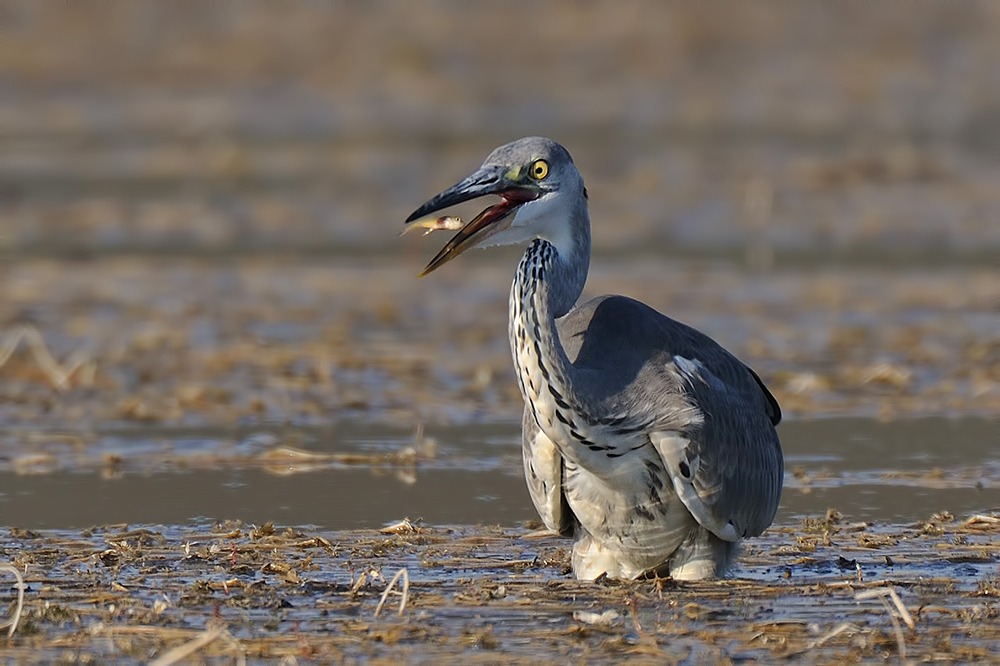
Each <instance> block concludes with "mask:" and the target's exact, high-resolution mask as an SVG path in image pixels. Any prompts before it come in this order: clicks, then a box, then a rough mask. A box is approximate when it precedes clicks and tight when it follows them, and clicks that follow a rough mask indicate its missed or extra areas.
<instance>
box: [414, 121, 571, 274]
mask: <svg viewBox="0 0 1000 666" xmlns="http://www.w3.org/2000/svg"><path fill="white" fill-rule="evenodd" d="M491 194H492V195H497V196H499V197H500V201H499V202H497V203H495V204H493V205H492V206H489V207H488V208H486V210H484V211H483V212H481V213H480V214H479V215H477V216H476V217H475V218H473V219H472V221H470V222H469V223H468V224H466V225H465V226H463V227H462V228H461V229H460V230H459V231H458V233H457V234H455V236H454V237H452V239H451V240H450V241H448V243H447V244H446V245H445V246H444V247H443V248H442V249H441V251H440V252H438V253H437V255H436V256H435V257H434V258H433V259H431V261H430V263H429V264H427V267H426V268H424V270H423V271H422V272H421V273H420V275H421V276H424V275H427V274H428V273H430V272H431V271H433V270H435V269H436V268H438V267H439V266H441V265H443V264H445V263H447V262H448V261H451V260H452V259H454V258H455V257H457V256H458V255H460V254H462V253H463V252H465V251H466V250H467V249H469V248H470V247H484V246H490V245H512V244H517V243H525V242H528V241H530V240H532V239H534V238H545V239H547V240H550V241H552V242H554V243H555V244H556V245H557V246H561V245H562V246H565V245H566V243H565V242H562V241H564V239H565V238H566V237H567V235H568V234H569V233H570V231H571V230H570V229H569V225H571V224H572V221H573V219H574V218H573V216H572V215H571V212H572V211H573V209H574V207H582V209H583V210H584V211H585V210H586V202H585V200H586V196H587V193H586V189H585V188H584V186H583V178H582V177H581V176H580V172H579V171H577V169H576V166H574V165H573V158H572V157H570V154H569V152H568V151H567V150H566V149H565V148H563V147H562V146H561V145H559V144H558V143H556V142H555V141H552V140H551V139H546V138H543V137H537V136H535V137H527V138H524V139H518V140H517V141H513V142H511V143H508V144H506V145H503V146H500V147H499V148H497V149H495V150H494V151H493V152H492V153H490V154H489V156H487V158H486V160H485V161H484V162H483V164H482V166H481V167H479V168H478V169H477V170H476V171H474V172H473V173H472V174H470V175H469V176H467V177H466V178H464V179H462V180H461V181H460V182H459V183H457V184H456V185H454V186H452V187H450V188H448V189H447V190H445V191H444V192H442V193H441V194H439V195H437V196H436V197H434V198H432V199H431V200H430V201H428V202H427V203H425V204H424V205H423V206H421V207H420V208H418V209H417V210H415V211H414V212H413V214H412V215H410V216H409V217H408V218H406V222H407V223H411V222H414V221H416V220H418V219H421V218H425V217H427V216H428V215H430V214H431V213H435V212H437V211H440V210H442V209H444V208H448V207H449V206H454V205H455V204H459V203H462V202H464V201H469V200H471V199H477V198H479V197H482V196H486V195H491Z"/></svg>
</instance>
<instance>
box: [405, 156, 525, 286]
mask: <svg viewBox="0 0 1000 666" xmlns="http://www.w3.org/2000/svg"><path fill="white" fill-rule="evenodd" d="M520 172H522V170H521V169H518V168H514V169H511V168H509V167H503V166H484V167H482V168H481V169H479V170H478V171H476V172H475V173H473V174H472V175H470V176H469V177H468V178H465V179H464V180H462V181H461V182H460V183H458V184H457V185H455V186H453V187H450V188H448V189H447V190H445V191H444V192H442V193H441V194H439V195H437V196H436V197H434V198H433V199H431V200H430V201H428V202H427V203H425V204H424V205H423V206H421V207H420V208H418V209H417V210H415V211H413V214H412V215H410V216H409V217H408V218H406V224H414V225H418V226H424V227H427V226H428V225H427V224H424V223H423V220H422V218H425V217H427V216H428V215H430V214H431V213H436V212H438V211H440V210H443V209H445V208H448V207H450V206H454V205H456V204H460V203H463V202H465V201H470V200H472V199H478V198H479V197H483V196H486V195H488V194H496V195H498V196H499V197H500V201H499V202H498V203H495V204H493V205H492V206H490V207H488V208H487V209H486V210H484V211H483V212H481V213H480V214H479V215H477V216H476V217H474V218H473V219H472V220H471V221H470V222H469V223H468V224H466V225H465V226H463V227H462V228H461V229H459V231H458V233H457V234H455V235H454V236H453V237H452V239H451V240H450V241H448V243H447V244H446V245H445V246H444V247H443V248H441V251H440V252H438V253H437V255H436V256H435V257H434V258H433V259H431V261H430V263H429V264H427V267H426V268H424V270H423V271H421V272H420V277H423V276H425V275H427V274H428V273H430V272H431V271H433V270H435V269H437V268H439V267H440V266H442V265H444V264H446V263H447V262H449V261H451V260H452V259H454V258H455V257H457V256H458V255H460V254H462V253H463V252H465V251H466V250H468V249H469V248H470V247H475V246H476V245H479V244H480V243H482V242H483V241H485V240H486V239H487V238H490V237H491V236H493V235H495V234H497V233H499V232H501V231H503V230H504V229H507V228H508V227H510V224H511V222H513V220H514V213H516V212H517V209H518V208H520V207H521V206H522V205H523V204H525V203H527V202H529V201H534V200H535V199H537V198H538V197H539V196H541V194H542V191H541V189H539V188H538V186H537V185H534V184H533V183H532V182H530V181H528V180H527V179H526V178H525V179H521V178H518V174H519V173H520ZM439 219H443V218H439Z"/></svg>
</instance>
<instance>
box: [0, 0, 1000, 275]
mask: <svg viewBox="0 0 1000 666" xmlns="http://www.w3.org/2000/svg"><path fill="white" fill-rule="evenodd" d="M0 7H2V9H0V30H2V33H0V34H2V36H3V39H2V41H0V132H2V135H0V136H2V141H3V143H2V144H0V148H2V150H0V183H2V185H0V187H2V190H0V195H2V196H3V202H4V207H3V211H2V218H0V247H3V248H4V250H5V251H6V252H7V253H9V254H13V255H15V256H23V254H24V253H28V252H34V253H41V254H47V255H52V254H56V253H59V252H62V253H65V254H71V255H77V256H79V255H80V254H81V253H105V252H130V251H148V252H168V251H169V252H175V253H179V254H183V253H187V252H202V253H203V252H224V251H234V250H239V251H243V250H255V251H266V252H268V253H271V252H273V251H274V250H276V249H277V250H288V251H294V252H310V253H313V252H326V253H342V254H347V253H349V254H352V255H354V254H356V253H357V252H364V253H375V254H379V255H386V254H394V253H397V252H398V251H399V243H398V242H395V240H394V238H393V237H394V235H395V233H396V232H397V231H398V222H399V220H400V219H401V218H403V217H404V216H405V215H406V214H407V213H408V212H409V211H410V210H412V209H413V208H414V207H415V206H416V205H417V204H418V203H420V202H421V201H422V200H423V199H424V198H425V197H426V196H428V195H429V194H430V193H432V192H436V191H438V190H439V189H441V188H442V187H443V186H444V185H446V184H449V183H451V182H452V181H454V180H456V179H457V178H458V177H459V176H460V175H462V174H464V173H465V172H466V171H467V170H469V168H470V167H471V166H473V165H475V164H477V163H478V162H479V161H480V160H481V158H482V157H483V156H484V155H485V153H486V152H488V150H489V149H491V148H492V147H494V146H495V145H498V144H500V143H505V142H507V141H509V140H511V139H513V138H517V137H520V136H524V135H531V134H542V135H550V136H552V137H553V138H555V139H556V140H558V141H560V142H562V143H564V144H565V145H567V146H568V147H569V148H570V150H571V152H572V153H573V155H574V156H575V158H576V161H577V162H578V163H579V166H580V168H581V170H582V171H583V173H584V175H585V177H586V178H587V180H588V185H589V187H590V190H591V192H592V193H593V194H594V196H593V198H592V205H593V213H594V215H593V217H594V220H595V222H596V223H595V228H594V235H595V239H596V246H597V251H598V252H610V251H632V250H635V249H640V248H641V249H648V248H650V247H651V246H653V247H656V248H658V250H662V251H665V252H669V253H674V254H685V255H686V254H690V253H698V254H704V253H707V254H713V255H714V254H724V253H726V252H734V251H738V252H744V251H745V250H746V248H747V246H748V245H750V244H753V243H762V244H766V245H767V246H769V247H771V248H773V249H774V250H776V251H778V252H793V253H803V254H805V255H814V256H819V257H822V258H824V259H828V258H830V257H838V258H844V259H848V260H849V259H851V258H856V257H859V256H869V257H870V256H871V255H873V254H877V255H879V256H882V257H884V256H892V257H894V258H895V257H918V256H919V257H921V258H926V259H928V260H932V261H935V260H936V261H941V260H942V259H941V255H942V254H944V255H947V256H948V257H951V256H955V257H960V258H971V257H980V258H981V257H984V256H987V255H989V256H995V254H996V252H997V251H998V249H1000V224H998V223H997V220H998V218H1000V194H998V193H997V190H998V188H997V187H996V183H997V180H998V175H1000V160H998V155H1000V120H998V119H1000V40H998V39H996V35H997V34H998V30H1000V8H997V7H996V5H995V3H991V2H989V1H983V2H962V3H926V4H923V5H920V6H919V8H918V7H916V6H905V5H902V6H901V5H898V4H895V3H878V4H877V5H876V6H869V5H866V4H863V3H832V4H829V5H828V4H827V3H808V4H806V5H804V6H795V5H794V4H793V5H791V6H781V7H778V6H774V7H757V6H754V4H753V3H667V4H665V5H664V4H663V3H653V2H650V3H641V2H637V3H629V4H628V5H627V6H624V7H622V6H617V5H611V4H607V3H591V2H580V3H572V4H570V3H563V2H554V3H514V4H492V3H491V4H486V5H483V6H465V5H461V4H457V3H447V2H445V3H432V4H430V5H420V6H413V5H412V4H410V3H382V2H375V3H328V2H308V1H306V2H273V3H270V2H264V3H242V2H231V3H209V4H207V5H206V4H204V3H196V2H177V3H104V4H101V5H98V6H95V5H93V4H92V3H44V2H43V3H32V2H6V3H3V4H2V5H0ZM458 270H461V269H458Z"/></svg>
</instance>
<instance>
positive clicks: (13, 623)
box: [0, 562, 27, 638]
mask: <svg viewBox="0 0 1000 666" xmlns="http://www.w3.org/2000/svg"><path fill="white" fill-rule="evenodd" d="M0 570H2V571H9V572H10V573H12V574H14V578H16V579H17V585H16V587H17V609H16V610H15V611H14V617H12V618H11V619H10V622H4V623H3V624H0V629H2V628H4V627H6V626H7V625H8V624H9V625H10V628H9V629H8V630H7V638H10V637H11V636H13V635H14V632H15V631H17V624H18V622H20V621H21V611H23V610H24V590H25V587H27V586H26V585H25V584H24V578H22V577H21V572H20V571H18V570H17V567H15V566H14V565H12V564H7V563H6V562H4V563H3V564H0Z"/></svg>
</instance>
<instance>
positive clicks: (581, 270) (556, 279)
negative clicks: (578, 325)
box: [510, 238, 590, 398]
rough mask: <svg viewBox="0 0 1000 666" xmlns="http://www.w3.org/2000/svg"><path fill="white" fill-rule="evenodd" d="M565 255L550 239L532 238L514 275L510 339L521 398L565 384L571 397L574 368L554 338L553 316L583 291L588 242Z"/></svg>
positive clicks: (556, 336) (588, 251) (557, 336)
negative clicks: (585, 245)
mask: <svg viewBox="0 0 1000 666" xmlns="http://www.w3.org/2000/svg"><path fill="white" fill-rule="evenodd" d="M586 240H589V238H588V239H586ZM568 254H569V255H570V256H569V260H567V259H565V258H564V257H563V255H562V254H561V253H560V252H559V249H558V248H557V246H556V245H554V244H553V243H551V242H549V241H547V240H542V239H536V240H535V241H533V242H532V243H531V245H529V246H528V249H527V250H525V252H524V255H523V256H522V257H521V263H520V264H519V265H518V269H517V273H516V274H515V276H514V284H513V285H512V287H511V294H510V299H511V300H510V308H511V310H510V312H511V319H510V343H511V351H512V353H513V355H514V364H515V365H516V366H517V369H518V376H519V380H520V382H521V384H522V393H523V394H524V395H525V397H526V398H528V397H529V396H530V395H531V394H537V393H538V392H539V391H541V390H543V386H542V385H543V384H548V385H549V387H550V389H551V388H557V390H558V389H559V388H564V389H565V391H566V393H567V394H566V395H565V397H566V398H570V397H571V396H569V395H568V392H569V389H570V387H572V386H573V382H572V380H571V377H570V376H571V375H572V373H573V366H572V364H571V363H570V361H569V358H568V357H567V355H566V352H565V350H564V349H563V346H562V342H561V341H560V339H559V333H558V331H557V329H556V319H558V318H559V317H562V316H563V315H565V314H566V313H568V312H569V311H570V310H571V309H572V308H573V306H574V305H575V304H576V301H577V299H578V298H579V297H580V294H581V293H582V292H583V286H584V283H585V282H586V280H587V268H588V266H589V260H590V248H589V244H588V246H587V247H586V248H583V247H576V248H573V250H572V251H571V252H569V253H568ZM574 258H575V261H574ZM525 389H527V390H525Z"/></svg>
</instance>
